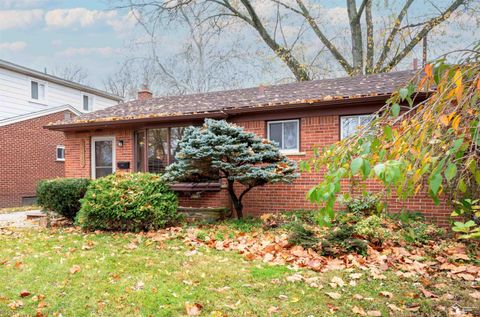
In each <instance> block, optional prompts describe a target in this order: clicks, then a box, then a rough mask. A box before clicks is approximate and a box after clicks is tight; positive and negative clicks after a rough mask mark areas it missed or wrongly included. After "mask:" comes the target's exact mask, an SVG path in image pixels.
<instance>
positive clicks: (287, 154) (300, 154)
mask: <svg viewBox="0 0 480 317" xmlns="http://www.w3.org/2000/svg"><path fill="white" fill-rule="evenodd" d="M282 154H283V155H286V156H305V155H307V153H305V152H282Z"/></svg>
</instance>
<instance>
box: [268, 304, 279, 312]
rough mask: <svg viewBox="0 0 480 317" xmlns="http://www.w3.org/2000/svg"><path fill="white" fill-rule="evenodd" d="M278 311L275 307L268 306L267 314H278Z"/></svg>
mask: <svg viewBox="0 0 480 317" xmlns="http://www.w3.org/2000/svg"><path fill="white" fill-rule="evenodd" d="M279 311H280V308H278V307H277V306H270V307H269V308H268V313H269V314H273V313H278V312H279Z"/></svg>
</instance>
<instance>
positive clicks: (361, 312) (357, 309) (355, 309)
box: [352, 306, 367, 316]
mask: <svg viewBox="0 0 480 317" xmlns="http://www.w3.org/2000/svg"><path fill="white" fill-rule="evenodd" d="M352 313H354V314H356V315H360V316H366V315H367V313H366V312H365V310H364V309H363V308H361V307H357V306H353V308H352Z"/></svg>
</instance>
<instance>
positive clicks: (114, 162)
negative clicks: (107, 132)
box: [90, 136, 117, 179]
mask: <svg viewBox="0 0 480 317" xmlns="http://www.w3.org/2000/svg"><path fill="white" fill-rule="evenodd" d="M96 141H112V173H115V171H116V168H117V157H116V153H115V150H116V147H117V143H116V141H115V136H95V137H92V138H91V139H90V170H91V175H92V179H95V178H97V177H96V175H95V165H96V162H95V142H96Z"/></svg>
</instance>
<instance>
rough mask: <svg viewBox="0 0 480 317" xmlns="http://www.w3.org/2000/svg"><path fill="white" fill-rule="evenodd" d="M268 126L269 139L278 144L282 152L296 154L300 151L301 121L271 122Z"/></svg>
mask: <svg viewBox="0 0 480 317" xmlns="http://www.w3.org/2000/svg"><path fill="white" fill-rule="evenodd" d="M267 124H268V128H267V130H268V139H269V140H271V141H275V142H277V143H278V147H279V149H280V150H282V151H292V152H295V151H297V152H298V150H299V143H300V142H299V138H300V136H299V121H298V120H285V121H270V122H268V123H267Z"/></svg>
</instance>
